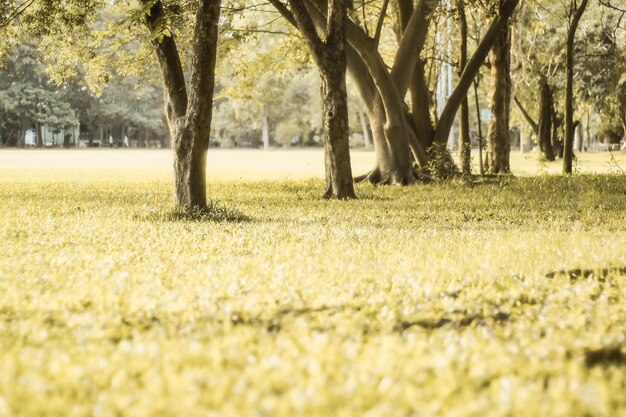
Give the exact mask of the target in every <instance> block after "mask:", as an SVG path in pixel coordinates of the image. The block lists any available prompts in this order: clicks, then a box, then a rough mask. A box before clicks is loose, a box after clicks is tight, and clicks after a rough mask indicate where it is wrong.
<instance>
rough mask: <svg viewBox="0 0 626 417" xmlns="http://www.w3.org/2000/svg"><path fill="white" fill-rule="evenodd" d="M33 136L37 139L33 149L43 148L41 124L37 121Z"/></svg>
mask: <svg viewBox="0 0 626 417" xmlns="http://www.w3.org/2000/svg"><path fill="white" fill-rule="evenodd" d="M35 135H37V138H36V139H35V147H37V148H43V145H44V143H43V129H42V128H41V123H39V122H38V121H37V122H35Z"/></svg>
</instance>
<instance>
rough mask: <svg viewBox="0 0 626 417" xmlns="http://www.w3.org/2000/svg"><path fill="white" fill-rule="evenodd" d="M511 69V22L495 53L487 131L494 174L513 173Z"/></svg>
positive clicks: (490, 168)
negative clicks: (510, 135)
mask: <svg viewBox="0 0 626 417" xmlns="http://www.w3.org/2000/svg"><path fill="white" fill-rule="evenodd" d="M501 1H502V0H501ZM501 4H502V3H501ZM510 69H511V31H510V26H509V24H508V23H507V24H506V25H503V26H502V29H500V31H499V33H498V35H497V37H496V40H495V42H494V44H493V48H492V50H491V104H490V107H491V119H490V120H489V130H488V132H487V155H486V163H487V171H488V172H489V173H491V174H508V173H509V172H510V166H509V154H510V151H511V141H510V138H509V115H510V109H511V73H510Z"/></svg>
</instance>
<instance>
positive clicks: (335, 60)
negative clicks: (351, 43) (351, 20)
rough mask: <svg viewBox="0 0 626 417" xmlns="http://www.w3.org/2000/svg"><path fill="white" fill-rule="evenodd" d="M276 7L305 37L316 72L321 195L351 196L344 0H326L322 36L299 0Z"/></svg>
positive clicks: (273, 2) (303, 3)
mask: <svg viewBox="0 0 626 417" xmlns="http://www.w3.org/2000/svg"><path fill="white" fill-rule="evenodd" d="M270 2H271V3H272V4H273V5H274V7H276V9H277V10H278V11H279V12H280V13H281V14H282V15H283V17H285V18H286V19H287V20H288V21H289V22H290V23H292V24H293V25H294V26H295V27H297V28H298V30H299V31H300V32H301V33H302V35H303V36H304V37H305V39H306V41H307V44H308V46H309V49H310V50H311V53H312V55H313V58H314V60H315V63H316V65H317V68H318V70H319V73H320V82H321V87H320V93H321V98H322V115H323V123H324V155H325V157H324V160H325V167H326V190H325V192H324V197H326V198H338V199H342V200H343V199H350V198H355V194H354V185H353V180H352V168H351V166H350V149H349V140H348V135H349V126H348V93H347V90H346V65H347V64H346V33H345V30H346V27H345V26H346V22H347V4H346V0H329V2H328V17H327V19H326V23H325V25H324V27H323V31H322V32H323V36H322V37H320V36H318V33H317V29H316V27H315V23H314V21H313V18H312V17H311V14H310V12H309V10H308V9H307V7H306V4H305V2H304V1H303V0H289V5H290V7H291V10H289V9H287V8H286V7H285V6H284V5H283V4H282V3H281V2H280V1H279V0H270Z"/></svg>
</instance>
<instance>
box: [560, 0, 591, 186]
mask: <svg viewBox="0 0 626 417" xmlns="http://www.w3.org/2000/svg"><path fill="white" fill-rule="evenodd" d="M570 1H574V0H570ZM587 2H588V0H582V1H581V3H580V6H578V8H576V7H575V4H576V3H574V4H572V7H571V9H570V10H571V11H572V12H574V13H573V17H572V18H571V22H570V25H569V29H568V31H567V48H566V52H565V53H566V62H565V68H566V84H565V138H564V141H563V142H564V143H563V148H564V149H563V173H564V174H571V173H572V159H573V157H574V151H573V147H574V39H575V38H576V29H577V28H578V22H579V21H580V18H581V17H582V15H583V13H584V12H585V8H586V7H587ZM570 16H572V14H571V13H570Z"/></svg>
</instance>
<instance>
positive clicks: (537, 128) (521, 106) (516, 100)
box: [513, 96, 539, 134]
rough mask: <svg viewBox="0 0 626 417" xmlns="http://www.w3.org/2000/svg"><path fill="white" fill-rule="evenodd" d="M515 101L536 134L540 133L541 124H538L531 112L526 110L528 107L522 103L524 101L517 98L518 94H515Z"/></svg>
mask: <svg viewBox="0 0 626 417" xmlns="http://www.w3.org/2000/svg"><path fill="white" fill-rule="evenodd" d="M513 101H514V102H515V104H516V105H517V108H518V109H519V111H520V112H521V113H522V116H524V119H526V121H527V122H528V124H529V125H530V127H531V128H532V129H533V132H535V134H538V133H539V125H538V124H537V122H535V121H534V120H533V118H532V117H531V116H530V114H529V113H528V112H527V111H526V109H525V108H524V106H523V105H522V102H521V101H520V100H519V99H518V98H517V96H513Z"/></svg>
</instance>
